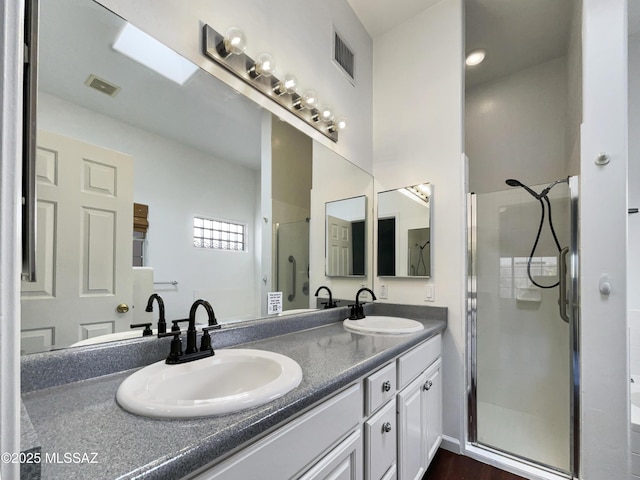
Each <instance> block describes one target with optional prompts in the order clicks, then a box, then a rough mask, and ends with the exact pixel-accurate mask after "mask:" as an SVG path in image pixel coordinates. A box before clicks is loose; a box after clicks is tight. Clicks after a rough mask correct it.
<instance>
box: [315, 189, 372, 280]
mask: <svg viewBox="0 0 640 480" xmlns="http://www.w3.org/2000/svg"><path fill="white" fill-rule="evenodd" d="M325 212H326V214H325V221H326V235H327V237H326V246H327V247H326V258H327V263H326V275H327V277H347V276H364V275H365V264H366V248H365V245H366V214H367V198H366V197H364V196H360V197H355V198H348V199H345V200H336V201H333V202H327V204H326V208H325Z"/></svg>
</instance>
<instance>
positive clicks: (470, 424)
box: [466, 176, 580, 479]
mask: <svg viewBox="0 0 640 480" xmlns="http://www.w3.org/2000/svg"><path fill="white" fill-rule="evenodd" d="M569 202H570V206H569V211H570V216H569V223H570V224H569V228H570V235H569V254H568V255H567V274H568V278H569V280H568V281H567V285H566V286H567V287H568V288H567V290H568V294H567V302H568V308H567V310H568V313H569V319H570V320H569V348H570V349H571V351H570V362H571V364H570V373H569V378H568V379H567V381H569V382H570V383H571V385H570V403H571V405H570V434H569V438H570V441H571V446H570V456H571V458H570V459H569V465H570V468H571V471H570V472H565V471H562V470H559V469H556V468H554V467H551V466H549V465H544V464H541V463H537V462H536V461H535V460H533V459H530V458H525V457H521V456H519V455H517V454H514V453H512V452H507V451H504V450H500V449H497V448H494V447H491V446H489V445H484V444H482V443H480V442H478V423H477V418H478V417H477V414H478V410H477V381H478V377H477V373H478V370H477V368H478V365H477V357H476V355H477V328H476V327H477V325H476V322H477V319H478V316H477V313H478V311H477V298H478V295H477V263H476V258H477V238H478V237H477V197H476V194H475V193H469V194H467V292H466V305H467V307H466V309H467V332H466V336H467V342H466V344H467V345H468V347H467V387H466V390H467V441H468V443H469V444H471V445H473V446H474V447H477V448H480V449H482V450H486V451H488V452H492V453H495V454H497V455H500V456H503V457H506V458H510V459H514V460H517V461H519V462H523V463H525V464H527V465H530V466H533V467H534V468H539V469H541V470H544V471H548V472H550V473H554V474H560V475H564V476H566V475H567V473H568V474H569V475H570V478H574V479H577V478H579V476H580V298H579V292H580V290H579V287H580V284H579V280H580V276H579V273H580V271H579V255H578V252H579V246H580V238H579V228H578V227H579V216H578V215H579V178H578V177H577V176H573V177H569ZM558 321H562V319H561V317H560V315H558Z"/></svg>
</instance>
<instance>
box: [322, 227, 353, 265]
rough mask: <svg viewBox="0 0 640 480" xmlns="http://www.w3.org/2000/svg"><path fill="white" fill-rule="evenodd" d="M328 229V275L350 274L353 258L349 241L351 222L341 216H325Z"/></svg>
mask: <svg viewBox="0 0 640 480" xmlns="http://www.w3.org/2000/svg"><path fill="white" fill-rule="evenodd" d="M327 229H328V233H329V235H328V245H327V249H328V251H327V258H328V265H327V268H328V271H327V274H328V275H332V276H344V275H351V273H352V272H351V270H352V269H351V264H352V258H353V252H352V247H351V245H352V242H351V222H348V221H346V220H343V219H341V218H336V217H332V216H331V215H328V216H327Z"/></svg>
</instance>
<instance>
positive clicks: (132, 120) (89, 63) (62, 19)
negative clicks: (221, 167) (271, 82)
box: [38, 0, 261, 169]
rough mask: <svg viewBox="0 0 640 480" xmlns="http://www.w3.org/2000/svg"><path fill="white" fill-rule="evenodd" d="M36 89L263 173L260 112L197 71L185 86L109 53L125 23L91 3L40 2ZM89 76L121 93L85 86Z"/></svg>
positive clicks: (77, 0)
mask: <svg viewBox="0 0 640 480" xmlns="http://www.w3.org/2000/svg"><path fill="white" fill-rule="evenodd" d="M40 18H41V20H40V32H39V78H38V83H39V85H38V86H39V89H40V90H42V91H45V92H47V93H50V94H52V95H55V96H57V97H59V98H62V99H63V100H67V101H69V102H71V103H74V104H76V105H79V106H81V107H84V108H86V109H89V110H91V111H94V112H98V113H100V114H102V115H106V116H108V117H111V118H114V119H116V120H118V121H120V122H124V123H127V124H129V125H132V126H134V127H138V128H141V129H144V130H146V131H150V132H152V133H155V134H157V135H159V136H161V137H165V138H170V139H172V140H174V141H176V142H179V143H182V144H184V145H188V146H190V147H192V148H195V149H197V150H199V151H202V152H205V153H208V154H210V155H212V156H214V157H216V158H220V159H225V160H228V161H233V162H238V163H240V164H242V165H245V166H247V167H250V168H255V169H257V168H260V138H261V133H260V132H261V113H260V108H259V107H258V106H257V105H256V104H255V103H254V102H252V101H251V100H249V99H247V98H246V97H245V96H244V95H241V94H239V93H237V92H235V91H234V90H233V89H232V88H230V87H229V86H227V85H225V84H223V83H222V82H220V81H219V80H217V79H216V78H215V77H213V76H212V75H210V74H208V73H206V72H204V71H202V70H198V71H197V72H196V74H195V75H194V76H192V77H191V78H190V79H189V80H188V81H187V82H186V83H185V84H184V85H183V86H179V85H178V84H176V83H174V82H172V81H170V80H168V79H166V78H165V77H163V76H161V75H159V74H157V73H156V72H154V71H153V70H150V69H148V68H147V67H144V66H142V65H140V64H139V63H137V62H135V61H133V60H131V59H129V58H128V57H125V56H124V55H121V54H120V53H118V52H116V51H115V50H113V49H112V48H111V45H112V44H113V42H114V40H115V39H116V36H117V35H118V33H119V32H120V30H121V29H122V27H123V26H124V24H125V21H124V20H123V19H122V18H120V17H118V16H116V15H114V14H113V13H111V12H109V11H108V10H106V9H105V8H103V7H101V6H99V5H98V4H96V3H94V2H93V1H91V0H41V2H40ZM90 74H94V75H96V76H98V77H100V78H102V79H104V80H107V81H109V82H111V83H114V84H116V85H118V86H119V87H121V90H120V91H119V92H118V93H117V95H115V96H114V97H110V96H108V95H106V94H104V93H101V92H99V91H96V90H94V89H92V88H89V87H88V86H86V85H85V81H86V80H87V77H88V76H89V75H90Z"/></svg>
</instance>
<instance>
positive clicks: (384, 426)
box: [382, 422, 391, 433]
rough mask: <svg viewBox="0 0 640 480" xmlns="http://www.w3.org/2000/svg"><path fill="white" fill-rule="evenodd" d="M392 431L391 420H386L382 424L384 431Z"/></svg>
mask: <svg viewBox="0 0 640 480" xmlns="http://www.w3.org/2000/svg"><path fill="white" fill-rule="evenodd" d="M390 431H391V424H390V423H389V422H385V423H384V424H383V425H382V433H389V432H390Z"/></svg>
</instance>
